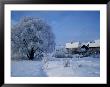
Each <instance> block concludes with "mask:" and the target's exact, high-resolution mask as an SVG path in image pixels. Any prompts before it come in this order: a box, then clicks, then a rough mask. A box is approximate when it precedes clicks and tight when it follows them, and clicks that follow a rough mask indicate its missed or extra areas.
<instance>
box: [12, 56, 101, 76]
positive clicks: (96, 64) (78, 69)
mask: <svg viewBox="0 0 110 87" xmlns="http://www.w3.org/2000/svg"><path fill="white" fill-rule="evenodd" d="M65 61H69V63H70V64H69V65H68V67H65ZM11 65H12V67H11V69H12V70H11V75H12V76H17V77H19V76H23V77H25V76H26V77H32V76H34V77H99V76H100V58H92V57H84V58H52V60H49V61H48V62H46V63H45V64H44V63H43V62H41V61H27V60H25V61H12V62H11Z"/></svg>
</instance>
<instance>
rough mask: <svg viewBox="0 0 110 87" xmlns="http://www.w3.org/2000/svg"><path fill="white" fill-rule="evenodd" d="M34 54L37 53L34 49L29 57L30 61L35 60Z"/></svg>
mask: <svg viewBox="0 0 110 87" xmlns="http://www.w3.org/2000/svg"><path fill="white" fill-rule="evenodd" d="M34 53H35V52H34V49H33V48H32V49H31V51H30V53H29V57H28V58H29V60H33V59H34Z"/></svg>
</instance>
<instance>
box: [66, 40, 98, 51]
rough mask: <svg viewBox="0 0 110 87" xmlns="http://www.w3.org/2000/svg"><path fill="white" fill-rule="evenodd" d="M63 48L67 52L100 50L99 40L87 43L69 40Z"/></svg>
mask: <svg viewBox="0 0 110 87" xmlns="http://www.w3.org/2000/svg"><path fill="white" fill-rule="evenodd" d="M65 48H66V49H67V51H68V53H78V52H81V51H82V50H83V51H89V52H96V53H99V52H100V40H94V41H90V42H87V43H80V42H71V43H66V45H65Z"/></svg>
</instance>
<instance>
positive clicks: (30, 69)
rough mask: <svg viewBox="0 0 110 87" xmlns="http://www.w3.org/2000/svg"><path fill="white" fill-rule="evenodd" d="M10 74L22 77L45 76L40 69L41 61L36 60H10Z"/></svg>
mask: <svg viewBox="0 0 110 87" xmlns="http://www.w3.org/2000/svg"><path fill="white" fill-rule="evenodd" d="M11 65H12V66H11V68H12V69H11V70H12V71H11V75H12V76H18V77H19V76H23V77H25V76H26V77H30V76H32V77H35V76H38V77H41V76H43V77H45V76H47V75H46V73H45V72H44V71H43V69H42V64H41V62H37V61H12V62H11Z"/></svg>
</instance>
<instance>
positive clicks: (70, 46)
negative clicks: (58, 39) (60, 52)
mask: <svg viewBox="0 0 110 87" xmlns="http://www.w3.org/2000/svg"><path fill="white" fill-rule="evenodd" d="M80 46H81V43H80V42H73V43H66V46H65V48H78V47H80Z"/></svg>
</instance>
